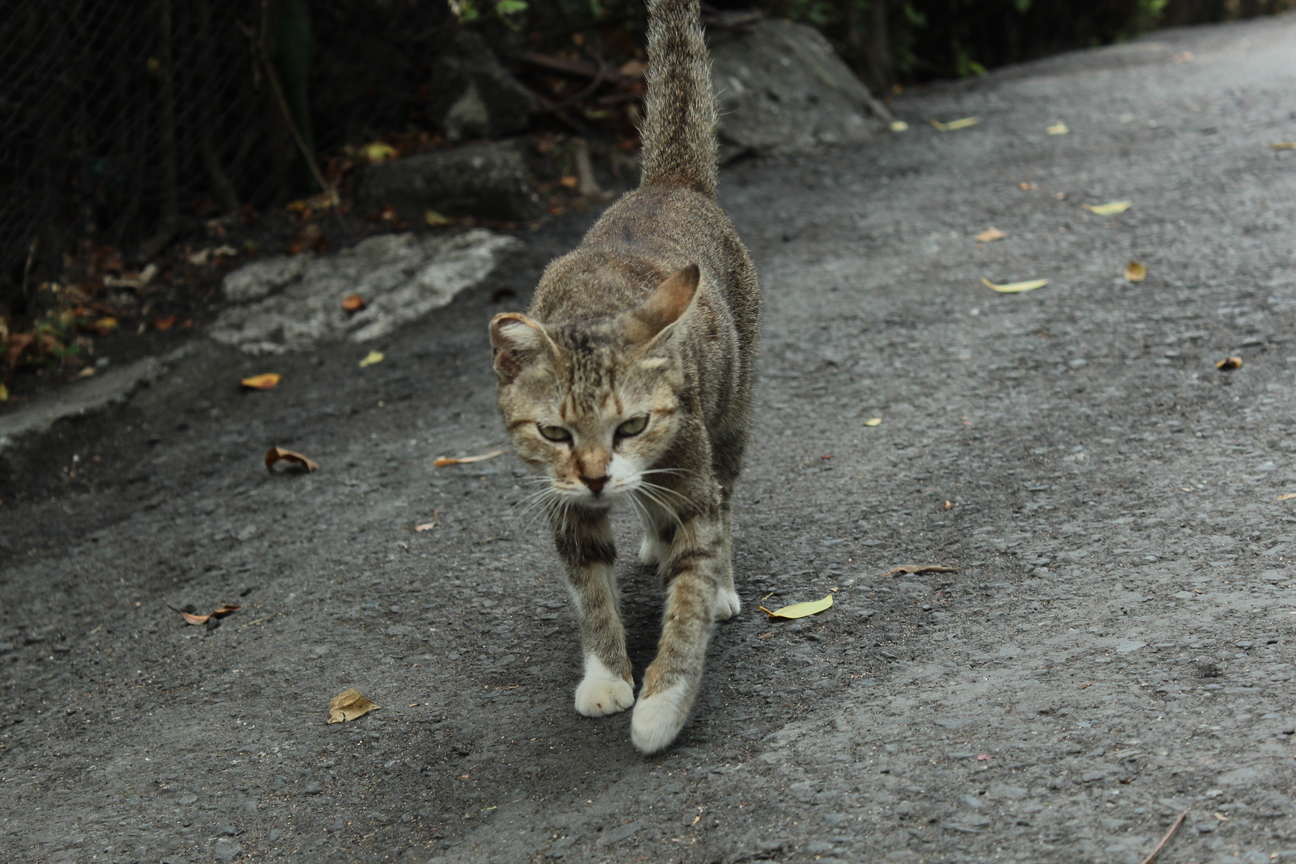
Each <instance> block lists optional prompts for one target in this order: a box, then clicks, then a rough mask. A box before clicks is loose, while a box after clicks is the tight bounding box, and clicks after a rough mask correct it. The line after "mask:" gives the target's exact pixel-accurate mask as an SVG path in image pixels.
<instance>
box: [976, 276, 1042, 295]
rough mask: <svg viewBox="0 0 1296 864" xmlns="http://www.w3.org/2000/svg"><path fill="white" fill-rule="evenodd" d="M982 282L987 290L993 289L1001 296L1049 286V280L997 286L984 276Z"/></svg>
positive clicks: (1034, 280)
mask: <svg viewBox="0 0 1296 864" xmlns="http://www.w3.org/2000/svg"><path fill="white" fill-rule="evenodd" d="M981 281H982V282H984V283H985V285H986V287H987V288H993V289H994V290H996V291H998V292H999V293H1000V294H1020V293H1022V292H1023V291H1034V290H1035V289H1036V288H1043V287H1044V286H1045V285H1047V284H1048V280H1047V279H1032V280H1030V281H1029V282H1009V283H1007V284H1006V285H996V284H995V283H993V282H991V281H990V280H989V279H987V278H985V277H984V276H982V277H981Z"/></svg>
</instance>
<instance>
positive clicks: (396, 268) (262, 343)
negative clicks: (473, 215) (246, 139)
mask: <svg viewBox="0 0 1296 864" xmlns="http://www.w3.org/2000/svg"><path fill="white" fill-rule="evenodd" d="M521 245H522V243H521V241H519V240H517V239H515V238H513V237H506V236H504V235H502V234H496V233H494V232H492V231H487V230H485V229H481V228H479V229H475V230H473V231H468V232H466V233H463V234H435V235H422V236H420V235H415V234H383V235H380V236H377V237H370V238H369V239H367V240H364V241H362V242H361V243H358V244H357V245H355V246H353V247H352V248H350V249H345V250H343V251H342V252H339V253H338V254H337V255H329V256H323V257H321V256H313V255H304V256H300V257H299V258H298V259H295V260H296V261H297V262H298V263H295V264H293V265H292V266H288V265H287V264H286V263H285V260H284V259H282V258H272V259H268V260H265V261H259V262H257V263H255V264H249V265H247V266H246V267H243V268H241V269H239V270H236V271H234V272H233V273H230V274H229V275H228V276H226V277H225V282H224V285H223V290H224V291H225V296H226V297H227V298H228V299H229V300H231V301H246V300H248V299H250V298H254V302H250V303H248V302H244V303H242V305H235V306H229V307H227V308H226V309H225V310H224V311H223V312H221V314H220V317H219V318H217V319H216V323H215V324H213V325H212V328H211V330H210V335H211V337H212V338H213V339H215V340H216V341H217V342H222V343H224V344H227V345H237V346H238V347H240V348H241V349H242V350H244V351H245V352H247V353H249V354H277V353H280V352H282V351H285V350H289V349H295V348H304V347H306V346H308V345H310V344H312V343H314V342H317V341H321V340H326V339H347V340H349V341H352V342H368V341H370V340H373V339H377V338H379V337H381V336H384V335H386V334H388V333H390V332H392V331H393V330H395V329H396V328H397V327H399V326H401V325H402V324H405V323H408V322H410V321H413V320H415V319H417V318H420V317H422V316H423V315H425V314H427V313H428V312H430V311H432V310H433V309H437V308H439V307H441V306H444V305H446V304H447V303H449V302H450V301H451V300H452V299H454V297H455V295H456V294H458V293H459V292H460V291H463V290H464V289H465V288H471V287H473V286H475V285H478V284H480V283H481V281H482V280H483V279H485V278H486V277H487V276H489V275H490V273H491V272H492V271H493V270H494V269H495V267H496V266H497V265H498V264H499V263H500V261H501V260H503V258H504V256H505V255H507V254H508V253H509V252H511V251H512V250H514V249H517V248H519V247H521ZM348 294H359V295H360V296H361V297H363V298H364V301H365V304H366V305H365V308H364V309H362V310H360V311H359V312H356V313H354V314H348V313H347V312H346V311H344V310H343V309H342V298H343V297H345V296H346V295H348Z"/></svg>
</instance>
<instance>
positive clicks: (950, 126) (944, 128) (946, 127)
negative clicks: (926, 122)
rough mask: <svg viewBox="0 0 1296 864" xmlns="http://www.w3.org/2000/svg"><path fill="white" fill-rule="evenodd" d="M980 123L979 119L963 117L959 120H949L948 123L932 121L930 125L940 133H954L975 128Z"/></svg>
mask: <svg viewBox="0 0 1296 864" xmlns="http://www.w3.org/2000/svg"><path fill="white" fill-rule="evenodd" d="M980 122H981V118H980V117H963V118H962V119H959V120H951V121H950V122H948V123H942V122H940V121H939V120H932V121H931V125H932V126H934V127H936V128H937V129H938V130H940V131H941V132H954V131H957V130H959V129H966V128H968V127H969V126H975V125H976V124H978V123H980Z"/></svg>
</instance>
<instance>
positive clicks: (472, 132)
mask: <svg viewBox="0 0 1296 864" xmlns="http://www.w3.org/2000/svg"><path fill="white" fill-rule="evenodd" d="M432 79H433V81H434V82H435V90H436V92H437V94H438V97H437V98H436V100H435V101H434V102H433V103H432V107H431V109H430V110H429V112H428V113H429V115H430V116H431V119H432V121H433V122H434V123H436V124H437V126H438V127H439V128H440V129H441V131H442V133H444V134H445V136H446V138H448V139H449V140H451V141H455V142H458V141H467V140H471V139H473V138H501V137H504V136H507V135H516V134H517V133H519V132H521V131H523V130H524V129H526V128H527V126H528V125H529V124H530V121H531V118H530V114H531V112H532V111H535V110H537V109H538V108H539V107H540V100H539V99H537V98H536V96H535V94H533V93H532V92H531V91H530V90H528V89H526V88H525V87H523V86H522V85H521V84H520V83H518V81H517V80H516V79H514V78H513V76H512V75H510V74H509V73H508V72H507V71H505V69H504V67H503V66H501V65H500V62H499V60H497V59H496V58H495V55H494V54H492V53H491V50H490V49H489V48H488V47H486V43H485V42H484V41H483V40H482V38H481V37H480V36H478V35H477V34H476V33H471V32H469V31H467V30H461V31H459V36H458V38H457V39H456V41H455V45H454V47H453V49H451V50H449V51H446V52H445V53H444V54H442V55H441V56H440V57H439V58H438V59H437V63H436V66H435V68H434V69H433V72H432Z"/></svg>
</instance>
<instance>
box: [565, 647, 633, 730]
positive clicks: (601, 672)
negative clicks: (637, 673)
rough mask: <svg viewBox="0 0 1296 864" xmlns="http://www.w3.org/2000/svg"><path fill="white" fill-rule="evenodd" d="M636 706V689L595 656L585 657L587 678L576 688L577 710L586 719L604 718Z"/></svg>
mask: <svg viewBox="0 0 1296 864" xmlns="http://www.w3.org/2000/svg"><path fill="white" fill-rule="evenodd" d="M633 704H634V688H632V687H631V686H630V682H629V681H626V680H625V679H624V678H622V677H621V676H620V675H618V674H617V673H615V672H613V671H612V670H611V669H609V668H607V667H606V666H604V665H603V663H602V662H601V661H600V660H599V659H598V658H597V657H595V656H594V655H593V654H589V655H586V657H585V677H584V679H582V680H581V683H580V686H579V687H577V688H576V710H577V711H578V712H580V713H581V714H584V715H585V716H586V717H603V716H605V715H608V714H615V713H617V712H618V711H624V710H625V709H627V708H629V707H630V706H631V705H633Z"/></svg>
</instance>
